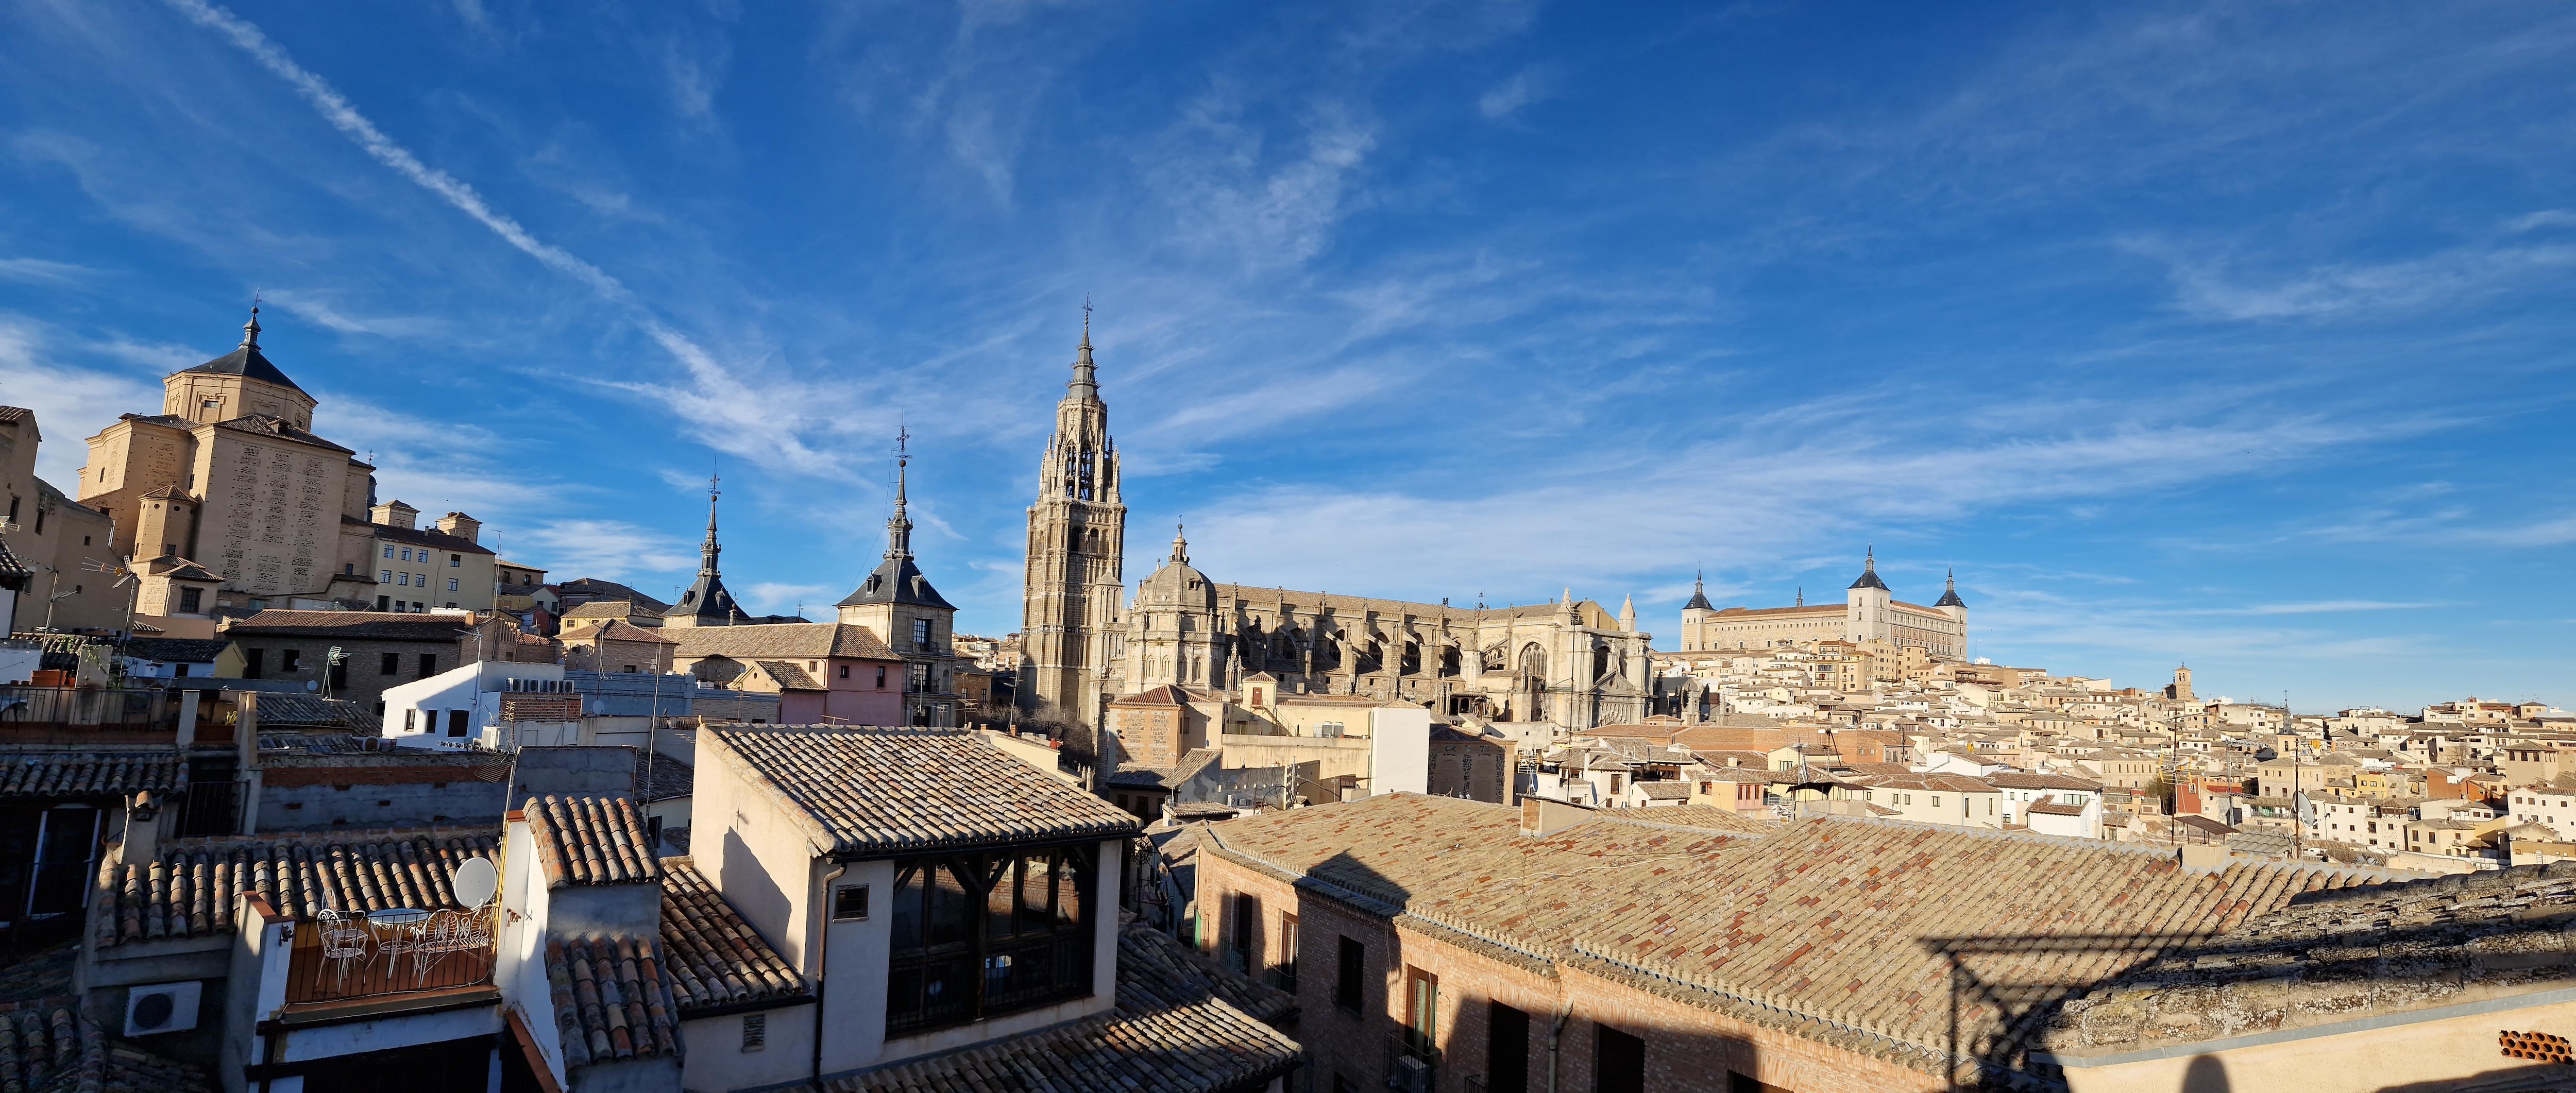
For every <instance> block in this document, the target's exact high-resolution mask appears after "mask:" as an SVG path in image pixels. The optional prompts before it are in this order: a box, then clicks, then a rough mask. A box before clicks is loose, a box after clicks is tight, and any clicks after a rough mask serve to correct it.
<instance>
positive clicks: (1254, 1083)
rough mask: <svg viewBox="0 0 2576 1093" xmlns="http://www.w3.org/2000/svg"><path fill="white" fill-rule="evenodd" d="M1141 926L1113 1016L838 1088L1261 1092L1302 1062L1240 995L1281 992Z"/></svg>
mask: <svg viewBox="0 0 2576 1093" xmlns="http://www.w3.org/2000/svg"><path fill="white" fill-rule="evenodd" d="M1141 929H1143V928H1142V927H1136V926H1130V927H1128V928H1127V929H1126V930H1124V931H1122V932H1121V933H1120V936H1119V949H1118V953H1119V960H1118V1000H1117V1004H1116V1005H1115V1006H1114V1007H1113V1008H1111V1009H1110V1011H1109V1012H1107V1013H1104V1014H1100V1015H1098V1016H1095V1017H1091V1018H1087V1019H1084V1020H1080V1021H1074V1022H1071V1023H1069V1024H1065V1025H1059V1026H1057V1027H1055V1028H1051V1029H1046V1030H1043V1031H1039V1032H1035V1033H1031V1034H1028V1035H1025V1036H1015V1037H1011V1038H1009V1039H1006V1040H1002V1041H999V1042H997V1043H990V1044H982V1045H978V1046H975V1047H970V1048H966V1049H963V1050H959V1051H953V1052H949V1053H947V1054H944V1055H936V1056H932V1057H930V1058H927V1059H921V1060H917V1061H914V1062H909V1063H904V1064H902V1065H900V1066H894V1067H889V1068H887V1069H884V1070H877V1071H871V1072H869V1073H866V1074H861V1075H857V1076H855V1077H849V1078H843V1079H841V1080H839V1081H836V1082H833V1083H831V1085H830V1089H831V1090H832V1093H967V1091H973V1093H1056V1091H1060V1090H1093V1089H1097V1090H1119V1091H1122V1093H1216V1091H1219V1090H1228V1089H1245V1088H1254V1089H1257V1088H1260V1087H1261V1086H1262V1085H1263V1084H1264V1083H1266V1082H1267V1081H1268V1080H1269V1079H1271V1078H1273V1077H1276V1076H1279V1075H1282V1074H1286V1073H1288V1072H1289V1071H1290V1070H1291V1069H1292V1068H1294V1067H1296V1066H1297V1065H1298V1064H1299V1063H1300V1062H1302V1061H1303V1060H1304V1052H1303V1051H1301V1050H1300V1049H1299V1048H1298V1046H1297V1044H1296V1043H1295V1042H1294V1041H1292V1040H1290V1039H1288V1038H1287V1037H1286V1036H1283V1035H1281V1034H1280V1033H1279V1032H1278V1031H1277V1030H1276V1029H1273V1028H1271V1027H1270V1026H1268V1025H1265V1024H1263V1023H1261V1021H1259V1020H1257V1019H1255V1018H1254V1017H1253V1016H1251V1015H1250V1014H1248V1013H1246V1012H1245V1011H1244V1010H1243V1009H1241V1008H1238V1007H1237V1006H1236V1005H1234V1004H1233V1002H1232V1000H1233V999H1234V998H1235V997H1239V996H1248V997H1250V998H1252V999H1255V1006H1256V1008H1260V1009H1265V1010H1270V1009H1274V1008H1275V1007H1277V1006H1278V1000H1277V999H1276V998H1272V997H1270V995H1279V994H1280V992H1278V991H1271V990H1269V988H1265V987H1257V986H1255V985H1253V984H1250V983H1249V982H1248V981H1246V982H1243V983H1230V982H1228V981H1227V980H1226V978H1225V977H1226V975H1227V974H1229V973H1218V972H1214V971H1212V970H1210V969H1208V968H1206V967H1205V966H1204V965H1201V964H1199V963H1198V962H1197V961H1196V960H1193V959H1191V958H1189V957H1187V956H1184V955H1178V954H1172V953H1170V952H1169V950H1168V949H1167V948H1166V946H1169V947H1171V948H1177V947H1178V944H1179V943H1177V942H1173V941H1171V940H1170V939H1168V938H1164V939H1162V940H1160V941H1156V940H1155V939H1154V937H1148V936H1144V934H1151V933H1152V931H1150V930H1144V934H1137V933H1135V931H1138V930H1141ZM1155 937H1159V935H1155ZM1236 978H1237V979H1239V978H1240V977H1236ZM1246 988H1250V989H1249V990H1247V989H1246ZM1264 991H1266V992H1268V993H1267V994H1263V993H1261V992H1264ZM1289 1008H1291V1009H1293V1000H1291V1005H1290V1007H1289ZM1277 1012H1282V1013H1284V1012H1286V1011H1285V1010H1278V1011H1277Z"/></svg>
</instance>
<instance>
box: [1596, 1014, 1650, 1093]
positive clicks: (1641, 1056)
mask: <svg viewBox="0 0 2576 1093" xmlns="http://www.w3.org/2000/svg"><path fill="white" fill-rule="evenodd" d="M1592 1093H1646V1042H1645V1041H1644V1040H1640V1039H1638V1038H1636V1037H1634V1036H1630V1035H1628V1034H1627V1033H1624V1032H1621V1031H1619V1030H1618V1029H1615V1028H1611V1027H1610V1026H1608V1025H1603V1024H1595V1025H1593V1026H1592Z"/></svg>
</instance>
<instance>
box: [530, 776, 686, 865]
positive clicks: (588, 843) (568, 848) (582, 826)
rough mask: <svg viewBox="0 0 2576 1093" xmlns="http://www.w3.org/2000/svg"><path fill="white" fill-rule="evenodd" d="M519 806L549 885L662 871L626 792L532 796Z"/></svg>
mask: <svg viewBox="0 0 2576 1093" xmlns="http://www.w3.org/2000/svg"><path fill="white" fill-rule="evenodd" d="M522 811H524V812H525V813H526V815H527V818H528V834H529V835H530V836H531V837H532V838H533V839H534V840H535V842H536V846H537V863H538V864H539V865H541V866H543V867H544V868H545V871H546V887H548V888H561V887H564V886H565V885H571V884H639V883H643V882H647V881H652V880H655V879H658V878H659V877H660V876H661V875H662V870H661V867H660V865H658V864H657V863H656V862H655V860H654V855H653V848H652V847H651V846H648V845H646V843H645V840H644V830H645V828H644V820H643V818H642V817H640V816H638V815H636V813H635V803H634V802H632V801H629V800H627V799H626V798H624V797H558V796H554V795H552V794H549V795H547V796H544V797H533V798H530V799H529V800H528V803H527V806H526V808H524V809H523V810H522Z"/></svg>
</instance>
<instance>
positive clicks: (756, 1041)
mask: <svg viewBox="0 0 2576 1093" xmlns="http://www.w3.org/2000/svg"><path fill="white" fill-rule="evenodd" d="M768 1046H769V1015H768V1014H766V1013H746V1014H743V1015H742V1049H743V1050H744V1051H759V1050H761V1049H763V1048H766V1047H768Z"/></svg>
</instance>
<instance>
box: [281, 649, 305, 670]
mask: <svg viewBox="0 0 2576 1093" xmlns="http://www.w3.org/2000/svg"><path fill="white" fill-rule="evenodd" d="M303 668H304V650H302V649H281V650H279V651H278V654H277V670H278V671H281V672H296V671H302V670H303Z"/></svg>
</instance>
